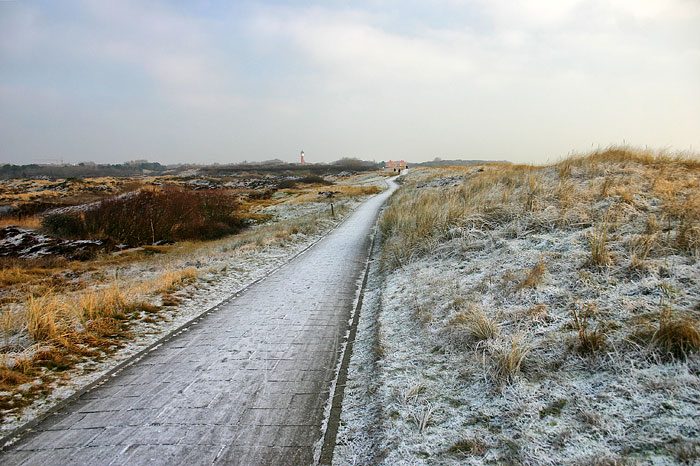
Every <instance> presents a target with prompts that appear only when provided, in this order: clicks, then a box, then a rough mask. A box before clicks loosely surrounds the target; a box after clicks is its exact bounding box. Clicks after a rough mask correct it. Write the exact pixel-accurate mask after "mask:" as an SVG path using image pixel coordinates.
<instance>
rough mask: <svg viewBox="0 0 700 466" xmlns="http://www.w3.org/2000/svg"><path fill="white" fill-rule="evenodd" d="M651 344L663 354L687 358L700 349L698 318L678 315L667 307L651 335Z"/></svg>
mask: <svg viewBox="0 0 700 466" xmlns="http://www.w3.org/2000/svg"><path fill="white" fill-rule="evenodd" d="M651 345H652V346H653V347H654V348H655V349H656V350H657V351H659V352H660V353H662V354H663V355H670V356H672V357H675V358H680V359H685V358H686V357H687V356H688V354H690V353H691V352H694V351H698V350H699V349H700V332H699V331H698V321H697V319H692V318H690V317H687V316H677V315H675V314H674V312H673V311H672V310H671V308H666V309H664V310H663V311H662V312H661V315H660V318H659V326H658V328H657V329H656V331H655V332H654V334H653V335H652V337H651Z"/></svg>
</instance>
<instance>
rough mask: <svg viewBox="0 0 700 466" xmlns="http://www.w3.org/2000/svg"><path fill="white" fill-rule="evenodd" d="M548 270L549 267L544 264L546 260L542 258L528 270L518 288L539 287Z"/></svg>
mask: <svg viewBox="0 0 700 466" xmlns="http://www.w3.org/2000/svg"><path fill="white" fill-rule="evenodd" d="M546 271H547V267H546V266H545V265H544V262H542V260H540V261H539V262H538V263H537V264H536V265H535V266H534V267H532V268H531V269H529V270H528V271H527V273H526V274H525V278H524V279H523V281H521V282H520V284H519V285H518V287H517V289H518V290H522V289H524V288H537V286H538V285H539V284H541V283H542V278H543V277H544V274H545V272H546Z"/></svg>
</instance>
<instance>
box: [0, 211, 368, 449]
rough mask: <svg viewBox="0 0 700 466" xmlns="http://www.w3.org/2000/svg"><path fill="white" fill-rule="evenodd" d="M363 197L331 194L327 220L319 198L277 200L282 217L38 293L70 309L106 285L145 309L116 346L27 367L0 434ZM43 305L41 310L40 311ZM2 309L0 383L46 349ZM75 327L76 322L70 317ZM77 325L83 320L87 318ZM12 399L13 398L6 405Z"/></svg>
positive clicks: (283, 255) (8, 396)
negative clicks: (63, 363)
mask: <svg viewBox="0 0 700 466" xmlns="http://www.w3.org/2000/svg"><path fill="white" fill-rule="evenodd" d="M363 200H364V198H361V197H355V198H350V197H347V198H344V199H341V200H339V201H338V202H337V203H336V217H335V218H333V217H331V216H330V215H329V213H328V211H327V208H328V206H327V203H325V202H308V203H305V204H297V205H295V206H294V207H293V209H291V213H290V209H287V210H285V208H284V207H282V206H278V207H277V211H278V212H283V215H280V216H279V217H277V218H276V220H275V221H272V222H271V223H267V224H264V225H259V226H257V227H253V228H252V229H251V230H249V231H247V232H245V233H242V234H239V235H234V236H231V237H229V238H225V239H222V240H217V241H210V242H205V243H183V244H176V245H174V246H168V247H167V248H170V249H168V252H167V254H166V253H162V252H159V251H160V250H159V249H157V248H151V249H147V250H145V251H142V252H149V251H151V250H152V251H153V252H152V256H151V257H150V259H148V260H142V261H135V262H125V263H119V262H117V263H116V265H106V266H103V267H98V268H96V269H95V270H94V271H92V272H90V271H88V272H86V273H84V274H83V275H81V276H79V277H78V278H76V280H79V281H80V282H81V283H91V284H92V286H93V287H94V286H97V288H96V289H92V288H91V289H87V288H84V287H86V286H87V285H86V284H83V285H82V286H83V287H81V286H80V283H78V284H77V285H76V286H74V287H72V288H74V289H75V290H76V291H66V292H65V293H64V294H62V295H60V296H59V295H56V296H53V295H52V296H51V298H50V299H49V298H45V299H44V301H45V302H40V301H37V302H39V304H40V305H43V306H44V307H45V308H46V309H48V308H49V306H50V307H51V308H52V309H53V308H55V309H57V312H59V313H61V312H64V310H70V306H73V305H79V306H84V305H85V302H86V301H89V300H91V299H102V296H103V294H101V293H104V294H107V293H108V292H109V291H110V290H112V289H114V290H115V291H116V293H117V295H118V296H119V299H120V300H124V299H127V298H129V296H130V295H131V294H135V295H137V297H136V298H134V299H138V300H144V301H145V302H147V304H150V305H151V307H148V305H146V306H142V305H141V304H139V306H142V307H143V311H140V312H139V311H136V315H132V317H131V320H130V321H129V323H128V337H127V338H126V339H125V340H123V341H120V342H119V343H120V344H119V349H116V351H111V352H108V353H106V355H102V356H99V355H98V356H97V357H87V358H84V360H82V361H81V362H79V363H77V364H74V365H73V366H72V367H70V368H69V369H67V370H66V369H61V370H60V371H59V372H56V373H54V371H53V370H51V369H50V368H47V367H42V368H40V373H35V372H36V371H37V370H39V369H32V370H33V371H34V372H32V374H33V377H34V378H33V379H30V378H27V380H28V381H27V383H24V384H22V385H19V386H18V387H16V391H13V392H11V391H0V397H1V398H2V400H3V407H2V411H0V413H1V414H2V415H3V422H2V424H1V425H0V435H3V434H5V433H8V432H10V431H12V430H13V429H15V428H17V427H19V426H20V425H22V424H24V423H26V422H28V421H30V420H32V419H34V418H36V417H37V416H40V415H41V414H42V413H44V412H46V411H47V410H49V409H50V408H51V407H52V406H54V405H55V404H56V403H58V402H60V401H61V400H63V399H65V398H67V397H69V396H71V395H72V394H73V393H75V392H76V391H78V390H80V388H81V387H85V386H86V385H88V384H90V383H91V382H93V381H95V380H97V379H99V378H100V377H101V376H102V375H103V374H104V373H106V372H107V371H109V370H110V369H111V368H113V367H115V366H116V365H117V364H118V363H119V362H121V361H124V360H126V359H128V358H129V357H130V356H132V355H134V354H136V353H138V352H139V351H141V350H142V349H143V348H144V347H147V346H148V345H150V344H152V343H153V342H155V341H157V340H158V339H159V338H161V337H162V336H163V335H166V334H168V333H169V332H170V331H172V330H174V329H176V328H178V327H179V326H181V325H183V324H185V323H187V322H189V321H190V320H192V319H193V318H195V317H196V316H198V315H200V314H202V313H203V312H204V311H206V310H207V309H210V308H212V307H214V306H215V305H217V304H218V303H220V302H221V301H223V300H224V299H226V298H228V297H229V296H231V295H233V294H235V293H236V292H238V291H240V290H242V289H243V288H245V287H246V286H248V285H250V284H251V283H253V282H254V281H256V280H258V279H261V278H264V277H265V276H267V275H269V274H270V273H271V272H272V271H274V270H275V269H277V268H278V267H280V266H281V265H283V264H285V263H286V262H288V261H289V260H290V259H291V258H292V257H294V256H295V255H297V254H299V253H300V252H302V251H303V250H305V249H306V248H308V247H309V246H310V245H312V244H313V243H315V242H316V241H318V240H319V239H321V238H322V237H323V236H325V235H326V234H327V233H328V232H329V231H330V230H331V229H332V228H334V227H335V226H336V225H338V224H339V223H340V222H341V221H342V220H343V219H344V218H345V217H346V216H347V215H348V214H349V213H350V212H351V211H352V210H353V209H354V208H355V207H356V206H357V205H359V204H360V203H361V202H362V201H363ZM115 254H133V252H132V251H123V252H121V253H115ZM110 277H111V278H110ZM129 299H130V298H129ZM139 302H140V301H139ZM75 303H78V304H75ZM46 309H44V310H43V312H47V310H46ZM3 312H4V316H5V317H4V321H7V322H8V325H7V326H4V330H5V332H4V333H5V338H4V346H3V352H2V355H1V356H2V359H1V360H0V363H1V364H0V371H2V372H1V373H0V380H1V381H2V382H3V383H4V382H5V379H6V378H7V377H13V376H15V377H17V375H14V374H20V375H19V376H22V374H21V373H18V372H17V371H15V369H16V368H18V367H19V368H21V367H23V364H25V361H26V362H30V361H33V360H36V358H37V355H38V354H41V353H42V352H49V351H51V347H50V346H46V344H44V345H43V346H42V345H41V344H33V343H32V340H31V338H29V336H28V335H27V329H26V328H25V329H23V330H21V331H18V332H17V331H14V330H13V331H12V332H13V333H8V332H9V331H10V330H9V329H10V326H9V323H11V318H12V316H13V315H15V314H17V315H19V314H22V313H23V312H25V309H24V307H23V306H19V305H12V306H9V305H6V306H5V308H4V309H3ZM3 325H5V324H3ZM75 325H78V326H79V325H81V324H80V323H79V322H76V324H75ZM85 325H86V326H89V325H91V321H87V323H86V324H85ZM78 331H79V330H78ZM77 334H79V333H77ZM13 371H14V372H13ZM25 394H26V395H25ZM23 396H29V397H31V398H28V399H27V401H28V402H29V404H27V401H25V402H22V397H23ZM14 399H16V400H17V402H14V403H13V400H14Z"/></svg>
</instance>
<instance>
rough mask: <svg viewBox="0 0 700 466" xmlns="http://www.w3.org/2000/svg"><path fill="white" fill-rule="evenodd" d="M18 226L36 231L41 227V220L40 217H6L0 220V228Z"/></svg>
mask: <svg viewBox="0 0 700 466" xmlns="http://www.w3.org/2000/svg"><path fill="white" fill-rule="evenodd" d="M9 226H16V227H20V228H28V229H32V230H35V229H37V228H39V227H40V226H41V219H40V218H39V216H38V215H31V216H26V217H4V218H0V228H5V227H9Z"/></svg>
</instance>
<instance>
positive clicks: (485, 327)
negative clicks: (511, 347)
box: [450, 306, 500, 342]
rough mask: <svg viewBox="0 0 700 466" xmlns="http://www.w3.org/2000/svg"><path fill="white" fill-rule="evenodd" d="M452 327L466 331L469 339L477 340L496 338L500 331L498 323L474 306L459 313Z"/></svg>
mask: <svg viewBox="0 0 700 466" xmlns="http://www.w3.org/2000/svg"><path fill="white" fill-rule="evenodd" d="M450 327H452V328H454V329H458V330H463V331H465V332H466V333H467V336H468V337H469V339H471V340H473V341H477V342H478V341H483V340H489V339H492V338H496V337H497V336H498V334H499V333H500V328H499V326H498V323H497V322H496V321H495V320H493V319H491V318H490V317H488V316H486V315H485V314H484V312H483V311H482V310H481V309H479V308H477V307H474V306H471V307H470V308H469V309H468V310H467V311H466V312H460V313H458V314H457V315H456V316H455V317H454V318H453V319H452V321H451V322H450Z"/></svg>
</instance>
